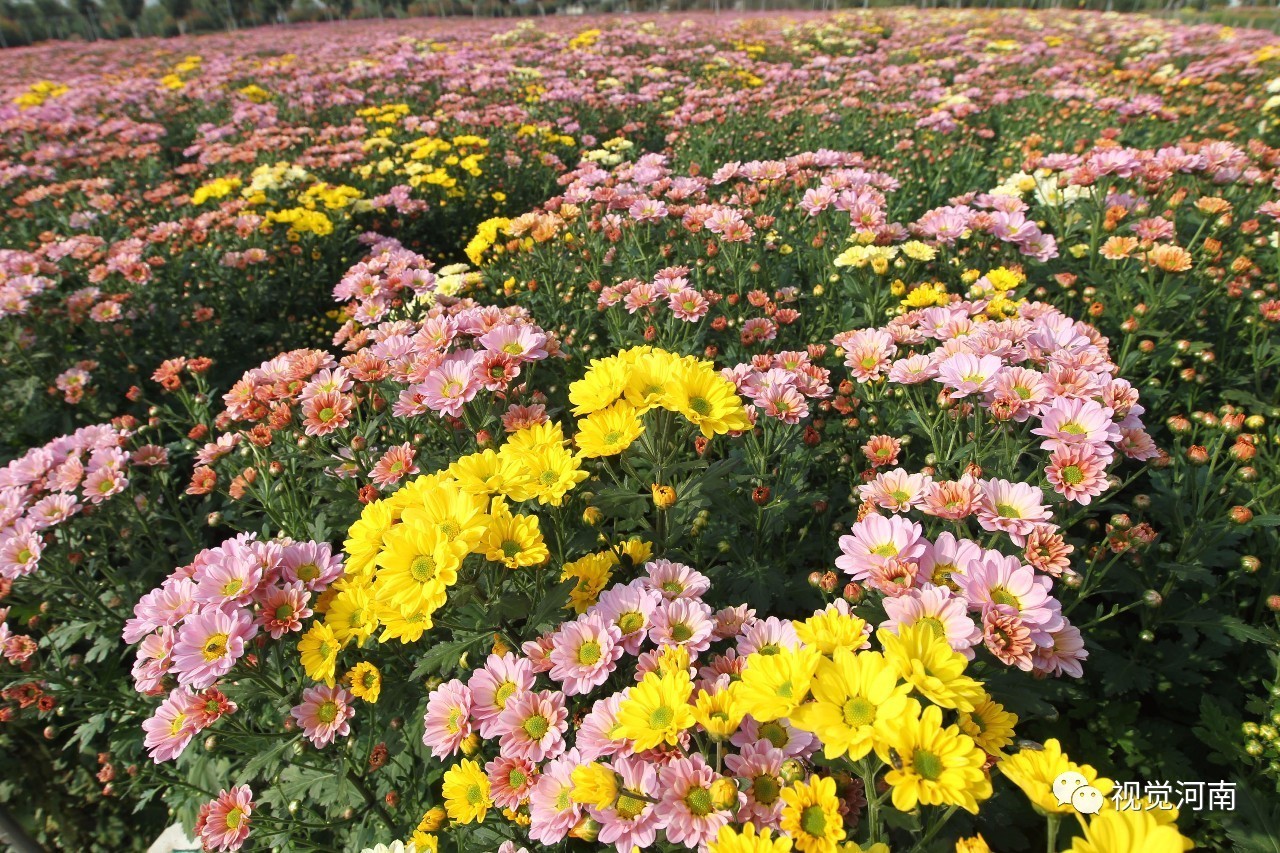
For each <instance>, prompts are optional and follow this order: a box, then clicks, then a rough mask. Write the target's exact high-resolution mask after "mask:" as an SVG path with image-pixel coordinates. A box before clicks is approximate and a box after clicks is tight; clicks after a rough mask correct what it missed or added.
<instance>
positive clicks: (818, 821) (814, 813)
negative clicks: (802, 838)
mask: <svg viewBox="0 0 1280 853" xmlns="http://www.w3.org/2000/svg"><path fill="white" fill-rule="evenodd" d="M800 828H801V829H802V830H804V832H805V834H807V835H812V836H814V837H815V838H822V837H824V836H825V835H826V834H827V814H826V812H824V811H823V810H822V806H806V807H805V810H804V811H802V812H800Z"/></svg>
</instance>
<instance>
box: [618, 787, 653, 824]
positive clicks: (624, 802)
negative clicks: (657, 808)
mask: <svg viewBox="0 0 1280 853" xmlns="http://www.w3.org/2000/svg"><path fill="white" fill-rule="evenodd" d="M645 805H647V804H646V803H645V801H644V800H638V799H636V798H635V797H633V796H631V792H630V791H623V792H622V794H621V795H619V797H618V804H617V805H616V806H614V809H616V810H617V812H618V817H620V818H622V819H623V820H635V819H636V818H638V817H639V816H640V813H641V812H643V811H644V807H645Z"/></svg>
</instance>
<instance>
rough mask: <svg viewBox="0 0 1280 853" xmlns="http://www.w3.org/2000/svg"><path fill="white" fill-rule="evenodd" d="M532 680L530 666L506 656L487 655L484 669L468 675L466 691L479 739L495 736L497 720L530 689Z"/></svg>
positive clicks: (519, 659)
mask: <svg viewBox="0 0 1280 853" xmlns="http://www.w3.org/2000/svg"><path fill="white" fill-rule="evenodd" d="M533 678H534V673H533V666H532V664H530V663H529V661H528V660H527V659H525V658H522V657H519V656H518V655H514V654H511V653H510V652H508V653H507V654H504V655H501V656H499V655H489V658H488V660H486V661H485V664H484V666H483V667H482V668H480V669H477V670H476V671H475V672H473V673H472V674H471V678H470V679H468V681H467V689H468V690H470V692H471V716H472V718H473V719H474V720H475V722H476V729H477V731H478V732H479V734H480V737H482V738H485V739H488V738H494V737H497V736H498V734H499V733H500V730H499V727H498V716H499V715H500V714H501V713H502V712H503V711H504V710H506V707H507V703H508V702H509V701H510V700H511V698H512V697H514V696H519V695H520V694H522V693H528V692H529V691H530V690H532V689H533Z"/></svg>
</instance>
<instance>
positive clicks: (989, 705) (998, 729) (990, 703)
mask: <svg viewBox="0 0 1280 853" xmlns="http://www.w3.org/2000/svg"><path fill="white" fill-rule="evenodd" d="M956 724H957V725H958V726H960V731H962V732H964V733H965V734H967V735H968V736H969V737H971V738H973V742H974V743H976V744H977V745H978V746H979V747H981V748H982V749H983V750H984V751H985V752H987V753H988V754H990V755H995V754H997V753H999V752H1000V750H1002V749H1004V748H1005V747H1006V746H1009V745H1010V744H1012V743H1013V728H1014V726H1016V725H1017V724H1018V716H1017V714H1012V713H1010V712H1008V711H1006V710H1005V709H1004V706H1003V705H1001V704H1000V703H999V702H996V701H994V700H993V699H992V698H991V697H990V696H987V697H985V698H983V699H982V700H981V701H980V702H977V703H975V704H974V707H973V710H972V711H961V712H960V716H959V718H958V719H957V720H956Z"/></svg>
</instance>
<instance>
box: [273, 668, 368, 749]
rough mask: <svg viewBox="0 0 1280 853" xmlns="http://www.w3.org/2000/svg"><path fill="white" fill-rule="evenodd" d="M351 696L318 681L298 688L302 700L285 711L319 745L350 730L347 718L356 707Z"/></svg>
mask: <svg viewBox="0 0 1280 853" xmlns="http://www.w3.org/2000/svg"><path fill="white" fill-rule="evenodd" d="M354 698H355V697H353V696H352V695H351V693H350V692H348V691H347V690H346V688H343V687H330V686H328V685H324V684H319V685H316V686H315V687H308V688H307V689H306V690H304V691H302V704H300V705H297V706H295V707H294V708H293V709H292V710H291V711H290V712H289V714H290V715H291V716H292V717H293V718H294V719H295V720H296V721H297V722H298V725H299V726H301V727H302V733H303V734H304V735H306V737H307V739H308V740H309V741H311V743H312V744H313V745H314V746H315V747H316V748H317V749H321V748H323V747H326V746H328V745H329V744H331V743H333V741H334V740H335V739H336V738H339V737H346V736H347V735H348V734H350V732H351V724H350V722H349V720H350V719H351V718H352V717H354V716H355V715H356V709H355V708H353V707H351V703H352V701H353V700H354Z"/></svg>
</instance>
